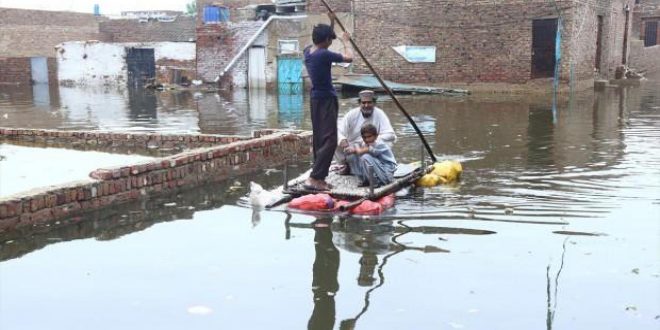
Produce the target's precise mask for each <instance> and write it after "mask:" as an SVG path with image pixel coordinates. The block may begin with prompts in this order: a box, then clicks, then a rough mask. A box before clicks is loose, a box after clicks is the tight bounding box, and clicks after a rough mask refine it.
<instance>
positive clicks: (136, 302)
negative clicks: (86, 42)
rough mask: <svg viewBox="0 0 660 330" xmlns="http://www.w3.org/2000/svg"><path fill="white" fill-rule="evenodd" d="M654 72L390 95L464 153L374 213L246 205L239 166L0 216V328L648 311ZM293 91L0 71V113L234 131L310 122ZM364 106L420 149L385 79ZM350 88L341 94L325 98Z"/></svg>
mask: <svg viewBox="0 0 660 330" xmlns="http://www.w3.org/2000/svg"><path fill="white" fill-rule="evenodd" d="M659 91H660V77H656V78H651V80H649V81H646V82H644V83H643V84H642V85H641V86H632V87H626V88H609V89H607V90H605V91H603V92H593V91H588V92H582V93H575V94H573V95H570V96H562V97H560V98H559V100H558V102H557V106H556V107H553V102H552V99H551V97H526V96H519V97H518V96H509V95H497V94H493V95H488V96H483V95H474V96H467V97H443V96H419V95H418V96H410V95H407V96H402V97H401V101H402V103H403V105H404V106H405V107H406V109H407V110H408V111H409V112H410V113H411V115H413V117H414V118H415V120H416V122H417V124H418V125H419V127H420V129H421V130H422V131H423V132H424V134H425V135H426V137H427V139H428V140H429V142H430V143H431V147H432V148H433V150H434V151H435V153H436V155H437V156H438V159H440V160H442V159H457V160H459V161H461V163H462V164H463V168H464V172H463V176H462V180H461V182H460V183H459V184H457V185H455V186H441V187H436V188H431V189H426V190H416V191H412V192H411V193H410V194H409V195H408V196H406V197H403V198H399V199H398V200H397V202H396V207H395V210H394V211H391V212H389V213H386V214H385V215H384V216H383V217H380V218H377V219H375V218H372V219H358V218H348V219H324V218H318V219H317V218H314V217H310V216H306V215H300V214H291V213H288V212H284V211H261V212H259V211H257V210H252V209H251V208H250V207H248V206H247V202H246V199H245V196H246V195H247V193H248V190H247V189H248V186H249V182H250V181H255V182H258V183H260V184H262V185H264V186H266V187H269V188H271V187H276V186H278V185H280V184H281V182H282V177H281V172H280V170H281V169H279V168H277V169H264V171H262V172H261V173H258V175H249V176H244V177H238V178H236V179H235V180H230V181H229V182H225V183H222V184H217V185H208V186H203V187H199V188H197V189H193V190H190V191H185V192H181V193H180V194H177V195H172V196H159V197H154V198H150V199H147V200H142V201H140V202H136V203H131V204H127V205H125V206H122V207H116V208H112V209H109V210H104V211H102V212H96V213H93V214H89V215H87V216H85V217H82V218H75V219H69V220H68V221H62V222H58V223H57V224H55V225H51V226H47V227H36V228H23V229H20V230H16V231H12V232H5V233H0V328H2V329H3V330H4V329H7V330H14V329H88V328H94V329H155V328H158V329H658V328H660V143H659V141H660V93H659ZM308 104H309V100H308V99H307V97H304V98H303V97H302V96H278V95H277V94H271V93H264V92H261V93H248V92H245V91H242V90H241V91H236V92H234V93H231V94H215V93H205V94H201V93H189V92H184V93H174V92H152V91H144V92H143V91H137V92H136V91H125V90H107V89H97V90H87V89H75V88H65V87H60V88H47V87H46V88H44V87H41V86H35V87H31V88H28V89H24V88H23V89H18V88H9V87H0V127H25V128H44V129H68V130H74V129H76V130H81V129H88V130H112V131H140V132H152V131H158V132H170V133H207V134H241V135H245V134H249V133H250V132H251V131H252V130H255V129H260V128H295V129H311V123H310V116H309V110H308ZM378 105H379V106H380V107H382V108H383V109H384V110H385V111H386V113H387V114H388V115H389V117H390V120H391V121H392V124H393V126H394V128H395V131H396V133H397V135H398V137H399V140H398V142H397V144H396V145H395V147H394V153H395V155H396V157H397V160H398V161H399V162H400V163H408V162H413V161H417V160H419V158H420V155H421V154H422V152H423V150H422V147H421V144H420V141H419V138H418V137H417V136H416V135H415V132H414V130H413V129H412V127H411V126H410V125H409V124H408V122H407V121H406V119H405V117H404V116H403V115H402V114H400V113H399V112H398V110H397V109H396V107H395V106H394V103H393V102H391V100H389V99H388V98H387V97H381V99H379V102H378ZM354 106H357V102H356V99H355V96H354V95H347V96H345V97H342V99H341V100H340V112H341V113H345V112H347V111H348V110H349V109H350V108H352V107H354ZM12 148H18V147H16V146H9V145H5V146H3V145H2V144H0V155H2V156H4V157H5V158H6V159H5V160H2V158H0V165H2V163H5V162H7V163H9V162H12V161H16V160H13V159H12V158H11V157H12V154H11V153H8V152H6V150H14V149H12ZM21 148H23V147H21ZM53 150H54V149H41V150H33V151H30V154H33V155H34V157H35V159H39V157H49V156H48V155H51V154H52V153H53ZM62 152H64V151H62ZM66 152H73V151H66ZM79 152H80V151H79ZM106 156H107V155H106ZM106 156H104V157H106ZM122 156H124V157H126V155H122ZM97 160H98V159H97ZM22 162H26V163H28V162H29V160H27V159H24V160H23V161H22ZM35 162H36V161H35ZM94 164H96V163H94ZM13 166H14V168H17V165H13ZM67 166H69V165H58V164H57V163H55V164H49V163H47V162H42V163H41V164H39V163H36V164H29V169H31V170H32V171H39V169H37V168H40V169H41V170H42V171H44V172H46V173H48V172H50V171H53V167H56V168H59V169H60V173H61V172H62V169H64V168H67ZM308 166H309V164H308V163H303V164H293V165H292V166H291V168H290V172H294V173H293V174H296V173H302V172H304V171H305V170H307V168H308ZM0 168H1V167H0ZM65 172H66V171H65ZM87 172H89V169H85V173H87ZM53 173H57V171H54V172H53ZM290 174H291V173H290ZM19 176H26V174H19V173H7V172H6V171H3V172H0V179H1V180H2V181H3V186H2V187H4V182H6V181H5V180H8V181H9V182H10V184H9V185H8V187H7V188H3V189H13V190H12V191H16V190H18V191H20V190H21V189H20V188H21V187H17V186H18V185H22V184H23V183H22V182H23V181H21V180H18V179H17V178H18V177H19ZM84 176H85V175H83V177H84ZM7 178H8V179H7ZM12 182H13V183H12Z"/></svg>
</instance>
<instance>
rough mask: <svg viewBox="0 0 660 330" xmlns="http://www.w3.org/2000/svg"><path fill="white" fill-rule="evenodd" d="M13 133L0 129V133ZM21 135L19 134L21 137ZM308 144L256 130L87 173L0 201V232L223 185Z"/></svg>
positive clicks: (300, 152) (302, 137)
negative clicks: (213, 184)
mask: <svg viewBox="0 0 660 330" xmlns="http://www.w3.org/2000/svg"><path fill="white" fill-rule="evenodd" d="M15 131H16V130H2V131H0V134H7V133H11V134H14V133H15ZM36 132H39V131H36ZM26 133H27V131H25V130H23V132H22V133H21V134H24V135H27V134H26ZM269 133H270V134H269ZM33 136H34V134H33ZM37 136H38V135H37ZM82 138H83V139H84V138H85V137H84V136H83V137H82ZM310 145H311V133H310V132H300V131H298V132H274V133H273V132H271V131H263V132H256V133H255V138H252V139H249V140H242V141H235V142H231V143H227V144H222V145H218V146H214V147H208V148H199V149H194V150H189V151H186V152H183V153H180V154H177V155H173V156H170V157H163V158H158V159H154V160H151V161H147V162H144V163H139V164H134V165H130V166H120V167H114V168H102V169H98V170H95V171H93V172H92V173H90V177H91V178H92V180H90V181H89V182H82V183H70V184H65V185H62V186H59V187H55V188H52V187H51V188H49V189H47V190H44V191H40V192H32V193H30V194H27V195H13V196H10V197H8V198H5V199H0V231H3V230H7V229H11V228H16V227H21V226H30V225H35V224H41V223H47V222H49V221H53V220H55V219H60V218H64V217H70V216H73V215H76V214H80V213H84V212H89V211H93V210H98V209H102V208H105V207H108V206H112V205H119V204H122V203H126V202H128V201H132V200H137V199H139V198H141V197H142V196H146V195H151V194H161V193H168V192H175V191H177V190H178V189H182V188H186V187H192V186H195V185H199V184H202V183H207V182H217V181H223V180H226V179H228V178H231V177H233V176H235V175H239V174H245V173H248V172H252V171H256V170H258V169H260V168H263V167H264V166H272V165H273V164H280V163H283V162H284V161H288V160H294V159H298V158H299V157H308V156H309V154H310V151H311V150H310Z"/></svg>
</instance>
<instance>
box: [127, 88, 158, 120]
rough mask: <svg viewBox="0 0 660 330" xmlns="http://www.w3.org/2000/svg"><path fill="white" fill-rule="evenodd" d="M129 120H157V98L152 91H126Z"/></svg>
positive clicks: (131, 89)
mask: <svg viewBox="0 0 660 330" xmlns="http://www.w3.org/2000/svg"><path fill="white" fill-rule="evenodd" d="M128 109H129V118H130V120H132V121H153V120H156V119H158V112H157V111H156V109H157V98H156V94H155V92H154V91H153V90H143V89H136V88H129V89H128Z"/></svg>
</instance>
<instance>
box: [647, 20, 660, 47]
mask: <svg viewBox="0 0 660 330" xmlns="http://www.w3.org/2000/svg"><path fill="white" fill-rule="evenodd" d="M657 44H658V21H648V22H646V27H645V28H644V47H651V46H655V45H657Z"/></svg>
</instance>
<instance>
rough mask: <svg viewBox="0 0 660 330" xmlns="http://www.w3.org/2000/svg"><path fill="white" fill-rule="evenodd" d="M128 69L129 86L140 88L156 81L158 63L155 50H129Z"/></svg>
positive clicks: (127, 52) (127, 56)
mask: <svg viewBox="0 0 660 330" xmlns="http://www.w3.org/2000/svg"><path fill="white" fill-rule="evenodd" d="M126 67H127V69H128V86H131V87H138V86H143V85H145V84H146V83H151V82H153V81H154V79H156V61H155V58H154V50H153V48H127V49H126Z"/></svg>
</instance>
